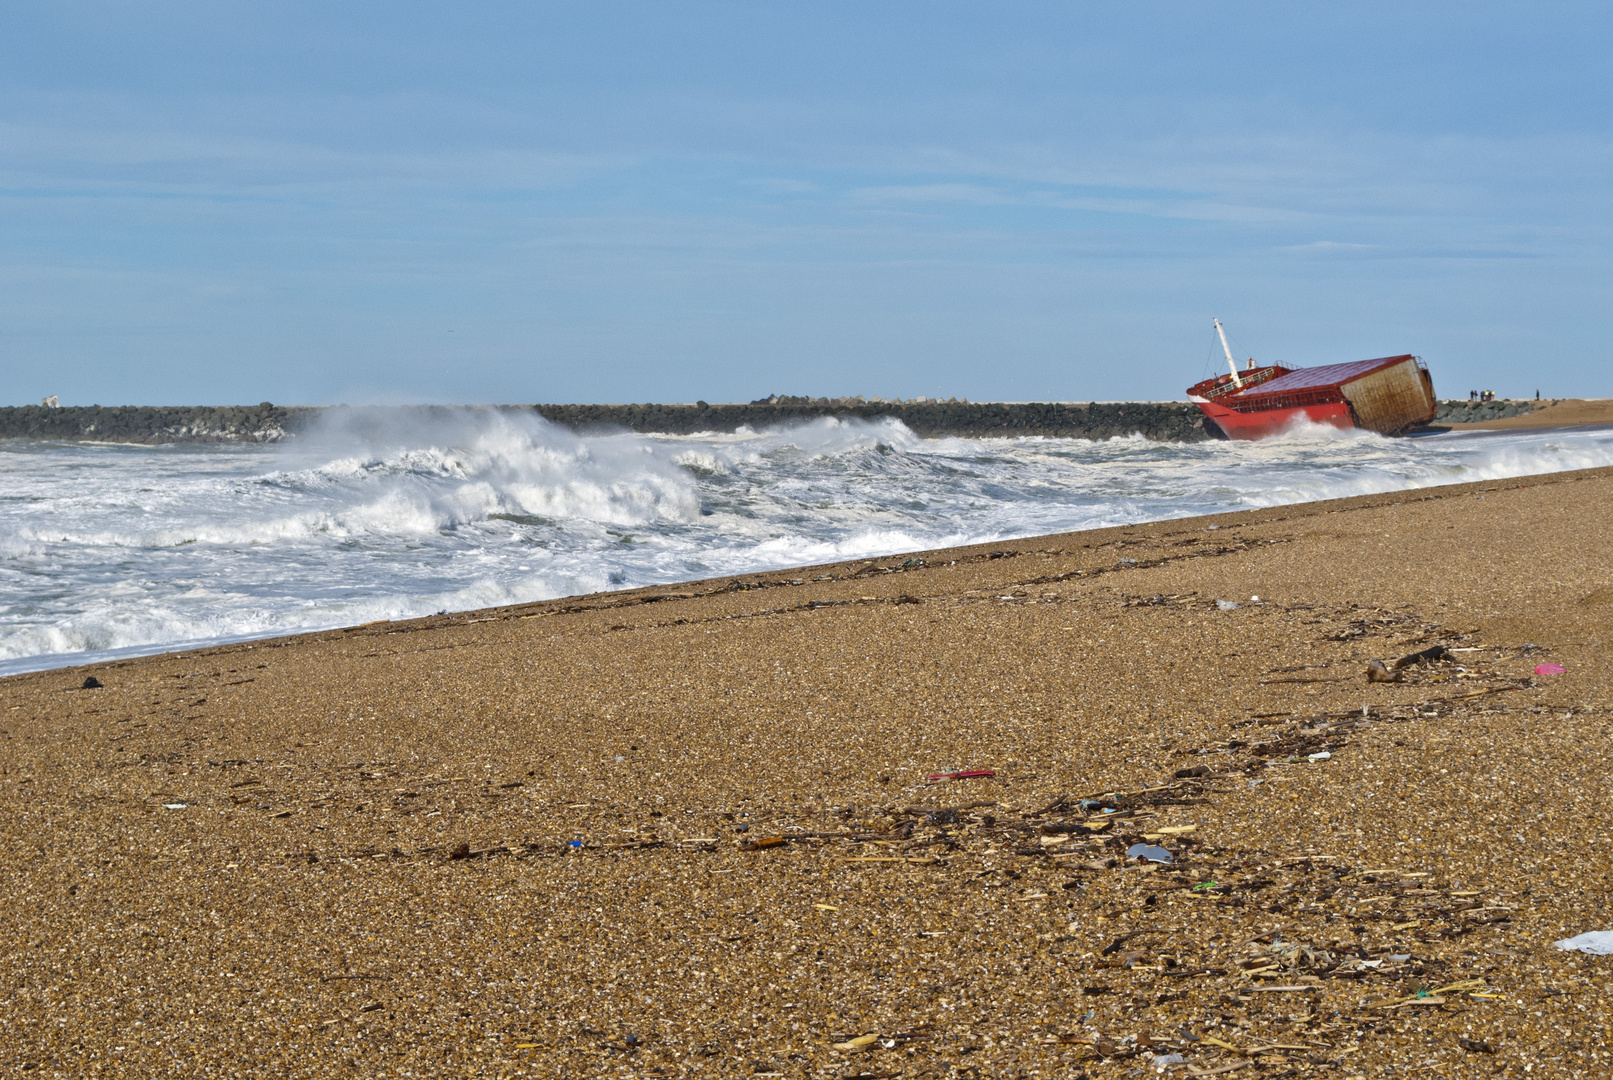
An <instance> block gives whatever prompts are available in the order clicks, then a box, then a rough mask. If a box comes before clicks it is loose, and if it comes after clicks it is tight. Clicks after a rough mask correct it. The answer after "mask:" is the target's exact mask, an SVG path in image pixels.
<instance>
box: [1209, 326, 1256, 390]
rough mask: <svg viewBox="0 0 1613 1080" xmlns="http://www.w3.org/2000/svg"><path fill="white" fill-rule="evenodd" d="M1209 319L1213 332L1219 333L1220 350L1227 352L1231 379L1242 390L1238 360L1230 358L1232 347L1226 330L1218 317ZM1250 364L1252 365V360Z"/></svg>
mask: <svg viewBox="0 0 1613 1080" xmlns="http://www.w3.org/2000/svg"><path fill="white" fill-rule="evenodd" d="M1211 321H1213V322H1214V323H1215V332H1216V333H1217V334H1219V335H1221V351H1222V352H1224V353H1226V354H1227V367H1228V368H1230V369H1231V371H1232V381H1233V382H1234V383H1235V384H1237V387H1238V389H1239V390H1242V389H1243V380H1242V379H1240V378H1238V362H1237V361H1236V360H1234V359H1232V347H1231V346H1230V345H1228V344H1227V332H1226V330H1224V329H1222V327H1221V320H1220V319H1214V320H1211ZM1251 366H1253V365H1252V362H1251Z"/></svg>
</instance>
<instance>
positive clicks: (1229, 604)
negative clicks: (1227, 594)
mask: <svg viewBox="0 0 1613 1080" xmlns="http://www.w3.org/2000/svg"><path fill="white" fill-rule="evenodd" d="M1215 606H1216V607H1218V608H1220V609H1221V610H1222V611H1236V610H1237V608H1238V602H1237V601H1236V600H1217V601H1216V602H1215Z"/></svg>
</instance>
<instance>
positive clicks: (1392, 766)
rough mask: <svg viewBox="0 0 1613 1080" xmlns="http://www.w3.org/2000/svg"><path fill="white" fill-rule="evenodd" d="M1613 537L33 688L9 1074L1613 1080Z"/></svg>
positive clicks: (26, 685) (936, 568)
mask: <svg viewBox="0 0 1613 1080" xmlns="http://www.w3.org/2000/svg"><path fill="white" fill-rule="evenodd" d="M1610 497H1613V468H1603V469H1593V470H1583V471H1577V472H1563V473H1551V474H1544V475H1539V476H1530V477H1520V478H1514V479H1508V480H1497V481H1479V482H1472V483H1466V484H1460V485H1452V486H1448V487H1439V488H1422V489H1414V490H1408V491H1398V492H1390V493H1385V494H1381V495H1368V496H1356V497H1352V498H1347V499H1335V500H1328V501H1325V502H1317V503H1300V504H1292V505H1288V506H1280V507H1271V508H1264V509H1259V510H1243V511H1236V512H1230V513H1224V514H1217V515H1212V516H1208V517H1201V518H1176V519H1169V520H1165V521H1159V522H1152V523H1147V524H1142V525H1132V526H1116V527H1112V528H1107V529H1101V530H1090V531H1085V532H1079V533H1066V534H1057V535H1050V536H1044V537H1036V538H1031V539H1026V540H1020V541H1012V542H1001V543H992V544H985V545H975V546H971V547H967V548H953V549H943V550H938V551H934V552H921V553H915V554H914V555H912V556H908V557H906V558H901V559H882V560H863V561H860V562H857V563H834V564H825V565H824V566H820V567H810V568H799V569H796V570H791V571H778V572H770V573H765V574H746V575H741V576H738V577H729V578H718V579H711V580H708V581H706V582H701V583H688V584H685V585H682V586H665V587H658V588H651V589H639V590H632V591H627V592H623V593H606V594H593V595H591V596H585V597H573V598H567V599H565V600H556V601H549V602H545V603H538V604H529V605H519V606H514V607H506V608H497V609H486V610H483V611H480V612H464V613H458V614H456V615H453V616H433V617H429V618H425V619H416V620H408V621H406V622H397V623H390V622H389V623H381V624H368V625H364V626H359V627H354V628H350V629H347V630H341V631H327V632H320V633H314V634H306V635H297V636H293V637H283V638H277V639H260V640H256V641H253V642H251V643H249V644H246V643H243V644H237V645H231V646H220V647H217V648H211V649H203V650H197V651H194V652H189V653H183V654H171V655H165V656H156V657H146V658H140V659H129V660H124V661H119V662H115V663H108V664H103V665H94V666H90V667H77V668H69V669H55V670H52V671H45V672H34V673H27V674H19V675H14V676H10V677H7V678H5V679H0V717H4V718H5V719H4V721H3V724H0V729H3V734H0V854H3V855H4V857H5V862H6V865H7V866H8V867H9V868H10V869H9V870H8V872H7V874H5V875H3V876H0V897H3V899H4V902H5V903H6V906H7V910H8V912H10V913H11V917H10V918H8V920H6V921H5V922H4V923H3V924H0V935H3V941H4V944H5V945H6V946H8V947H7V948H6V949H5V950H4V952H3V953H0V973H3V975H4V977H5V979H6V981H7V986H8V988H9V996H8V999H7V1002H6V1004H5V1005H4V1006H3V1008H0V1023H4V1024H5V1025H6V1030H7V1032H8V1036H7V1038H8V1042H9V1044H10V1046H11V1047H12V1053H11V1057H12V1058H14V1059H15V1060H16V1061H18V1062H21V1063H24V1064H31V1065H33V1066H35V1067H36V1071H38V1073H39V1074H40V1075H62V1076H68V1075H83V1074H87V1073H92V1072H96V1071H102V1072H107V1073H110V1074H117V1075H122V1074H129V1075H134V1074H140V1075H147V1074H151V1073H154V1072H159V1071H180V1072H189V1073H200V1072H205V1071H223V1072H230V1073H232V1074H237V1075H253V1076H257V1075H262V1076H270V1075H273V1076H315V1075H329V1074H330V1073H331V1072H332V1071H333V1070H337V1071H340V1070H342V1069H354V1068H356V1069H358V1070H359V1071H360V1072H362V1073H364V1074H366V1075H379V1074H381V1073H383V1072H384V1073H387V1074H391V1073H394V1072H397V1071H400V1070H408V1071H410V1072H413V1073H414V1074H415V1075H445V1074H449V1073H453V1074H456V1075H464V1074H465V1073H466V1072H483V1073H486V1074H489V1075H492V1074H504V1075H511V1076H521V1075H530V1076H555V1075H603V1074H612V1075H614V1074H623V1075H634V1076H652V1075H656V1076H702V1075H733V1074H737V1073H744V1074H757V1073H777V1074H782V1075H789V1076H811V1077H824V1078H826V1080H827V1078H840V1077H845V1076H848V1075H858V1074H861V1073H868V1072H872V1073H875V1074H885V1073H891V1072H897V1073H900V1074H902V1075H909V1074H911V1075H923V1074H933V1075H937V1076H945V1075H952V1074H954V1073H955V1072H957V1071H958V1070H972V1071H973V1072H974V1073H975V1074H978V1075H994V1076H995V1075H1008V1074H1011V1073H1013V1072H1014V1071H1015V1070H1019V1069H1035V1070H1039V1071H1041V1072H1043V1073H1046V1074H1052V1075H1064V1074H1067V1073H1070V1072H1085V1073H1086V1074H1087V1075H1089V1076H1092V1077H1110V1076H1113V1077H1121V1076H1130V1075H1133V1074H1134V1072H1135V1070H1136V1069H1137V1068H1138V1067H1139V1066H1143V1067H1150V1068H1151V1067H1155V1066H1152V1065H1151V1061H1150V1057H1151V1056H1153V1055H1166V1054H1177V1055H1180V1056H1181V1057H1182V1059H1183V1063H1184V1064H1185V1065H1186V1066H1188V1067H1189V1068H1190V1069H1196V1070H1225V1069H1226V1068H1227V1067H1228V1066H1231V1067H1234V1068H1235V1067H1238V1066H1240V1065H1243V1063H1244V1062H1246V1061H1248V1060H1251V1059H1253V1060H1255V1061H1256V1062H1257V1065H1259V1066H1265V1068H1266V1069H1270V1068H1275V1069H1276V1070H1277V1071H1279V1072H1286V1071H1287V1070H1298V1071H1299V1072H1301V1073H1305V1074H1309V1073H1310V1072H1312V1071H1316V1072H1317V1073H1318V1074H1319V1075H1329V1074H1330V1075H1339V1076H1354V1075H1358V1074H1359V1075H1377V1074H1381V1073H1384V1072H1386V1071H1395V1072H1400V1071H1405V1070H1408V1069H1411V1068H1415V1067H1420V1066H1422V1065H1424V1064H1426V1063H1428V1062H1434V1063H1435V1064H1436V1065H1439V1066H1441V1067H1443V1068H1444V1069H1445V1071H1448V1072H1451V1073H1452V1074H1454V1075H1463V1074H1466V1073H1467V1072H1470V1071H1471V1069H1472V1068H1474V1067H1479V1066H1482V1067H1483V1069H1484V1070H1485V1071H1486V1072H1490V1071H1496V1072H1501V1073H1503V1074H1507V1075H1511V1074H1514V1073H1516V1074H1518V1075H1521V1069H1522V1067H1523V1066H1524V1065H1526V1064H1528V1065H1531V1066H1532V1070H1533V1071H1532V1072H1531V1073H1530V1074H1529V1075H1530V1076H1531V1077H1541V1076H1548V1077H1558V1076H1562V1077H1568V1076H1576V1075H1592V1074H1595V1073H1596V1072H1598V1071H1600V1063H1601V1062H1603V1061H1604V1060H1605V1055H1606V1054H1608V1053H1609V1052H1613V1044H1610V1043H1613V1040H1610V1039H1609V1036H1608V1035H1607V1033H1606V1032H1604V1031H1602V1030H1601V1028H1600V1026H1597V1025H1591V1026H1586V1025H1585V1023H1584V1022H1583V1017H1584V1016H1585V1015H1586V1012H1582V1011H1580V1007H1581V1006H1583V1007H1584V1009H1585V1010H1586V1011H1588V1012H1590V1013H1591V1014H1593V1015H1594V1014H1597V1013H1600V1012H1603V1011H1605V1010H1606V1009H1607V1008H1608V1006H1609V1001H1608V997H1609V995H1610V993H1613V976H1610V973H1609V971H1608V968H1607V963H1608V962H1607V960H1606V959H1605V958H1601V959H1598V958H1594V957H1586V956H1583V955H1581V954H1578V953H1571V952H1562V951H1560V950H1557V949H1554V948H1552V946H1551V942H1553V941H1556V940H1559V939H1562V938H1567V937H1570V936H1573V935H1576V934H1579V933H1582V932H1585V931H1589V930H1599V929H1604V928H1606V923H1605V919H1606V912H1607V911H1609V910H1613V853H1610V851H1609V849H1607V848H1606V846H1605V845H1601V844H1599V843H1596V842H1595V840H1594V838H1595V837H1599V836H1601V835H1602V834H1603V833H1605V832H1606V831H1608V829H1609V828H1610V827H1613V810H1610V809H1609V807H1613V777H1610V776H1609V774H1608V772H1607V770H1606V769H1605V768H1604V767H1602V764H1601V759H1602V758H1603V757H1605V756H1606V754H1607V753H1608V752H1609V751H1610V750H1613V744H1610V743H1609V741H1608V739H1609V736H1608V731H1609V730H1610V726H1613V665H1609V663H1608V661H1607V654H1606V649H1607V645H1608V641H1607V638H1608V635H1609V631H1608V624H1607V621H1606V615H1607V612H1608V611H1609V610H1613V570H1610V567H1613V539H1610V538H1609V537H1608V536H1607V535H1606V529H1605V527H1604V518H1605V507H1606V505H1607V504H1608V501H1609V499H1610ZM920 559H922V560H923V561H922V563H920V562H918V561H917V560H920ZM904 563H905V564H906V565H903V564H904ZM820 575H827V577H825V578H823V579H821V580H820ZM1256 597H1258V599H1256ZM1234 605H1235V606H1234ZM1430 650H1433V653H1434V658H1432V659H1424V660H1420V661H1419V660H1410V661H1408V662H1407V663H1406V664H1404V665H1403V666H1399V667H1396V666H1395V665H1396V662H1397V660H1398V659H1401V658H1406V657H1410V656H1413V655H1416V654H1420V653H1428V652H1429V651H1430ZM1441 650H1448V651H1443V652H1442V651H1441ZM1369 660H1378V661H1380V662H1383V663H1385V665H1386V670H1390V669H1392V670H1393V671H1394V672H1396V673H1398V681H1388V682H1369V681H1368V680H1367V678H1366V676H1365V675H1364V672H1365V670H1366V665H1367V663H1368V661H1369ZM1547 662H1549V663H1553V664H1556V665H1559V666H1561V667H1562V668H1564V669H1565V673H1564V674H1561V675H1538V674H1535V673H1534V669H1535V668H1536V667H1537V666H1539V665H1541V664H1543V663H1547ZM92 673H93V674H94V675H95V676H96V677H97V679H98V681H100V682H101V683H102V686H101V687H100V688H97V689H79V685H80V683H81V682H82V681H83V679H84V677H85V676H86V675H88V674H92ZM949 775H958V776H959V777H960V778H958V779H954V780H947V779H939V778H940V777H944V776H949ZM1503 793H1504V794H1503ZM1582 838H1583V839H1582ZM1138 844H1144V845H1147V846H1149V847H1152V848H1155V849H1163V850H1164V851H1165V852H1166V853H1167V854H1168V857H1169V859H1170V861H1169V862H1168V863H1163V864H1162V863H1155V862H1138V861H1136V860H1128V859H1127V858H1126V855H1127V852H1128V851H1129V850H1130V849H1131V848H1132V847H1133V846H1134V845H1138ZM1419 995H1420V996H1419ZM136 1020H139V1021H140V1022H141V1023H140V1025H139V1026H138V1027H137V1026H135V1023H134V1022H135V1021H136ZM1560 1029H1567V1030H1570V1031H1572V1032H1574V1039H1573V1045H1572V1046H1569V1045H1566V1044H1565V1042H1564V1040H1563V1037H1562V1035H1561V1032H1560ZM869 1036H873V1037H872V1038H870V1037H869ZM1463 1040H1465V1041H1466V1043H1470V1044H1473V1045H1475V1046H1478V1045H1480V1044H1482V1047H1484V1048H1487V1049H1482V1048H1481V1049H1472V1048H1470V1047H1469V1046H1467V1045H1464V1042H1463ZM1593 1055H1594V1056H1593ZM1313 1058H1314V1059H1315V1062H1316V1063H1313V1062H1312V1059H1313ZM1317 1063H1322V1064H1317ZM1332 1063H1337V1064H1332ZM1339 1065H1343V1066H1345V1070H1346V1071H1345V1072H1342V1073H1341V1072H1338V1071H1337V1069H1338V1067H1339ZM1323 1070H1326V1071H1325V1072H1324V1071H1323ZM1264 1071H1265V1069H1262V1068H1251V1069H1250V1072H1251V1074H1254V1073H1255V1072H1262V1073H1263V1072H1264Z"/></svg>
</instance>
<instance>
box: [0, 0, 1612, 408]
mask: <svg viewBox="0 0 1613 1080" xmlns="http://www.w3.org/2000/svg"><path fill="white" fill-rule="evenodd" d="M1610 24H1613V9H1610V8H1609V6H1608V5H1605V4H1536V5H1527V6H1526V5H1500V4H1496V5H1488V4H1482V3H1479V4H1475V3H1462V4H1415V3H1398V4H1370V3H1366V4H1362V3H1357V4H1350V5H1326V6H1324V5H1292V4H1275V3H1273V4H1219V5H1205V4H1198V3H1136V4H1125V5H1116V4H1102V5H1100V4H1072V3H1012V2H1006V3H1005V2H994V3H991V4H955V3H947V2H936V0H927V2H924V3H906V2H880V3H868V2H866V0H865V2H859V3H832V2H830V3H824V2H820V3H814V4H781V3H748V4H739V3H674V4H669V3H665V2H660V3H605V2H596V3H582V2H576V3H567V4H546V3H474V2H466V3H461V4H455V5H446V4H429V5H428V4H414V3H397V2H393V3H386V4H379V3H377V4H352V3H339V2H338V3H308V4H299V3H276V4H235V3H227V2H212V3H206V4H202V3H196V4H181V3H156V2H144V3H134V2H116V3H112V2H108V3H73V2H70V0H67V2H53V3H32V2H27V0H11V2H9V3H7V4H5V5H3V6H0V403H5V404H21V403H25V402H28V401H31V400H37V399H38V398H40V397H41V396H43V395H45V394H49V393H55V394H59V395H60V396H61V399H62V401H63V403H64V404H89V403H99V404H103V405H106V404H125V403H156V404H161V403H219V402H256V401H259V400H264V399H267V400H272V401H275V402H280V403H287V404H291V403H316V404H317V403H324V402H336V401H349V402H387V401H466V402H489V401H498V402H531V401H692V400H695V399H696V398H704V399H706V400H709V401H734V400H749V399H751V398H754V397H759V396H762V395H765V394H768V393H773V392H777V393H808V394H814V395H818V394H828V395H837V394H858V393H861V394H866V395H870V396H873V395H882V396H900V397H911V396H917V395H931V396H940V397H950V396H954V395H956V396H964V397H969V398H971V399H976V400H986V399H1008V400H1020V399H1027V398H1031V399H1054V400H1070V399H1074V400H1087V399H1094V398H1095V399H1115V398H1179V397H1180V396H1181V393H1182V390H1183V388H1184V387H1186V386H1187V385H1188V384H1189V383H1190V382H1193V381H1195V380H1196V379H1198V378H1200V377H1201V376H1202V375H1203V374H1204V373H1206V371H1207V370H1208V367H1207V363H1208V360H1209V358H1210V355H1211V353H1210V347H1211V331H1210V318H1211V316H1220V317H1221V319H1222V320H1223V321H1224V322H1226V323H1227V325H1228V326H1229V328H1230V330H1231V332H1232V335H1233V339H1234V343H1235V345H1236V346H1237V347H1238V348H1239V350H1240V352H1241V354H1242V355H1245V356H1247V355H1254V356H1255V357H1257V358H1258V359H1261V360H1268V361H1279V362H1284V363H1289V364H1316V363H1328V362H1335V361H1342V360H1351V359H1361V358H1364V357H1368V356H1378V355H1385V354H1391V353H1399V352H1408V351H1409V352H1415V353H1418V354H1420V355H1422V356H1423V357H1424V358H1425V359H1426V360H1427V361H1428V362H1429V364H1430V365H1431V367H1432V369H1433V372H1434V376H1435V381H1436V387H1437V388H1438V389H1439V391H1440V392H1441V393H1442V394H1446V395H1450V396H1465V395H1466V393H1467V391H1468V390H1470V389H1495V390H1497V391H1498V392H1500V393H1502V394H1506V395H1515V394H1516V395H1521V394H1532V393H1533V392H1534V391H1535V390H1536V389H1539V390H1540V391H1541V392H1542V393H1544V394H1545V395H1547V396H1554V395H1577V396H1610V395H1613V366H1610V365H1609V363H1608V353H1609V348H1608V341H1609V337H1610V333H1609V322H1610V318H1609V317H1610V314H1613V313H1610V312H1609V310H1608V308H1609V303H1608V298H1609V285H1610V280H1613V279H1610V276H1609V271H1610V269H1613V255H1610V250H1613V249H1610V244H1609V240H1610V239H1613V237H1610V232H1613V230H1610V223H1613V222H1610V218H1613V214H1610V207H1609V198H1608V196H1609V192H1610V183H1609V181H1610V179H1613V145H1610V138H1609V134H1610V133H1609V126H1610V122H1613V121H1610V117H1613V110H1610V109H1609V105H1610V100H1609V98H1610V93H1609V90H1610V83H1613V75H1610V72H1613V65H1610V64H1608V63H1607V60H1606V49H1607V45H1608V42H1609V40H1610V34H1609V30H1610V29H1613V26H1610Z"/></svg>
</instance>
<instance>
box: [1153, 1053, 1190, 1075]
mask: <svg viewBox="0 0 1613 1080" xmlns="http://www.w3.org/2000/svg"><path fill="white" fill-rule="evenodd" d="M1186 1060H1187V1059H1186V1058H1184V1057H1183V1056H1182V1055H1181V1054H1155V1055H1154V1068H1156V1069H1158V1070H1159V1071H1160V1072H1164V1071H1165V1070H1166V1069H1168V1068H1170V1067H1171V1066H1172V1065H1180V1064H1182V1063H1183V1062H1184V1061H1186Z"/></svg>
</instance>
